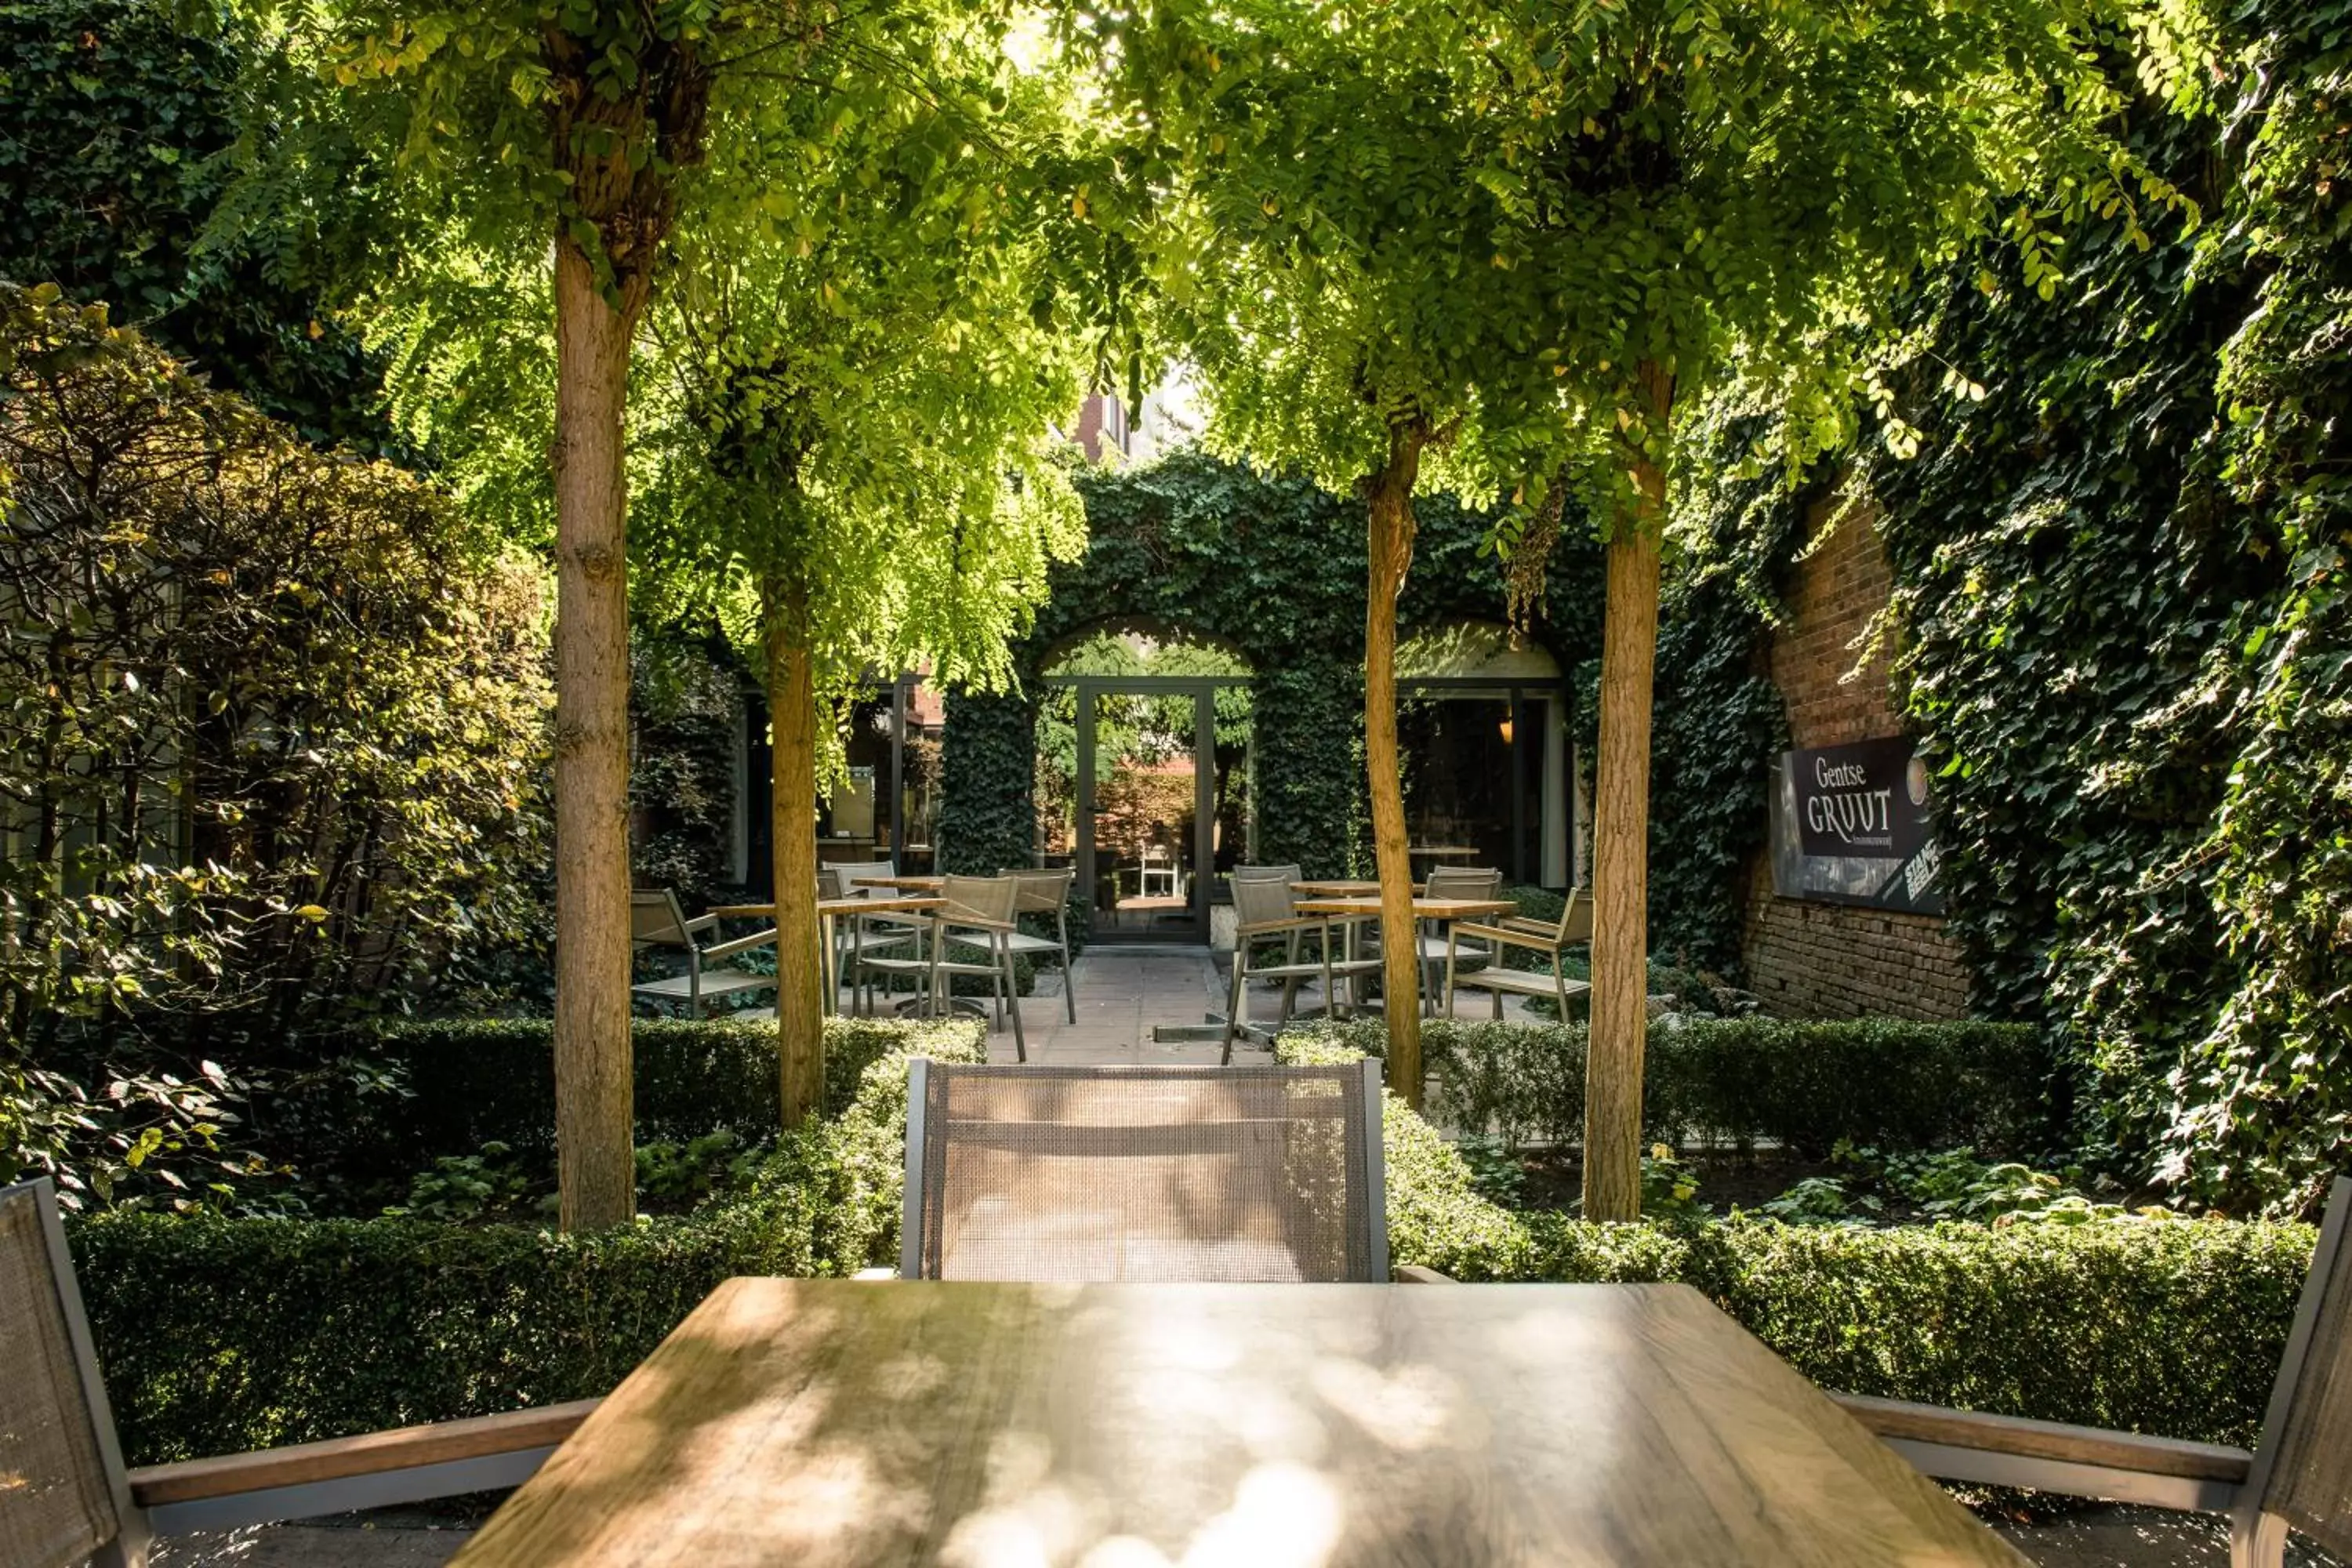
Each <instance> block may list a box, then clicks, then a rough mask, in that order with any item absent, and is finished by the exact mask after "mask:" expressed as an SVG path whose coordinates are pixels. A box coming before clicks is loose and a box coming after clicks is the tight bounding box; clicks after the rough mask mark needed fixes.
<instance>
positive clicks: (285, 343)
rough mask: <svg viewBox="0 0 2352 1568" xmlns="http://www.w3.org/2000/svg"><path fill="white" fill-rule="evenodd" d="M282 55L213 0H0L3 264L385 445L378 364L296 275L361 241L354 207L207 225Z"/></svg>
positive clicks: (309, 422)
mask: <svg viewBox="0 0 2352 1568" xmlns="http://www.w3.org/2000/svg"><path fill="white" fill-rule="evenodd" d="M271 63H272V61H271V58H270V56H269V54H268V49H267V47H266V46H265V45H264V44H263V43H262V42H261V40H260V36H259V33H258V30H257V28H256V27H254V26H252V25H250V24H249V23H248V22H247V21H246V20H244V19H243V18H242V17H241V16H239V15H238V14H237V13H236V12H235V11H233V10H232V9H231V8H230V7H228V6H226V5H221V4H219V3H218V0H18V3H16V4H10V5H0V189H5V190H6V191H7V192H8V193H9V208H10V219H9V222H8V224H7V225H6V226H5V230H0V277H5V278H7V279H11V280H13V281H16V282H19V283H23V284H26V285H27V286H33V285H37V284H41V283H55V284H57V285H58V286H59V287H60V288H61V289H64V290H65V291H66V293H67V294H68V296H69V297H71V298H73V299H75V300H82V301H85V302H89V303H96V302H100V301H102V302H104V303H105V304H107V305H108V306H109V307H110V310H111V312H112V315H113V319H114V320H115V321H117V322H118V323H121V324H124V325H129V326H133V327H136V328H138V329H139V331H141V332H142V334H143V335H144V336H145V337H146V338H147V339H148V340H149V341H150V342H154V343H156V344H158V345H160V346H161V347H163V348H164V349H166V350H168V351H170V352H172V353H177V354H180V355H182V356H184V357H186V358H188V359H191V360H193V361H194V363H195V364H196V365H197V367H198V368H199V369H201V370H203V371H205V373H207V374H209V375H210V376H211V377H212V378H213V381H214V383H215V384H216V385H219V386H221V387H223V388H225V389H229V390H234V391H236V392H239V393H242V394H243V395H245V396H246V397H247V399H248V400H249V401H250V402H252V403H253V404H254V405H255V406H257V407H258V408H259V409H261V411H262V412H264V413H266V414H268V415H270V416H273V417H275V418H278V419H279V420H282V421H284V422H286V423H287V424H289V425H291V426H295V428H296V429H298V430H299V432H300V433H301V434H302V435H303V436H304V437H307V438H309V439H310V440H312V441H316V442H332V441H341V442H344V443H345V444H348V445H355V446H359V447H363V448H365V449H368V450H371V451H381V450H383V449H384V448H385V446H386V440H387V436H388V432H387V430H386V427H385V424H384V420H383V413H382V408H381V401H382V400H381V397H380V395H379V394H380V376H379V374H378V371H377V367H376V366H375V365H374V364H373V363H372V362H371V361H370V359H369V357H368V355H367V354H366V353H365V352H364V351H363V350H362V348H361V346H360V344H359V342H358V340H357V339H356V338H355V337H354V336H353V335H352V333H350V332H349V331H344V330H343V329H342V328H341V326H339V325H338V324H337V322H336V321H335V318H334V317H333V316H332V315H331V314H329V313H328V311H327V310H325V309H324V307H322V306H321V305H320V303H319V301H318V300H316V299H315V298H313V297H312V295H311V293H310V291H309V290H308V289H305V288H303V287H302V286H301V285H300V283H299V280H298V279H294V278H293V277H292V276H291V275H290V274H291V273H292V272H293V271H294V270H295V269H296V268H298V267H299V264H300V261H301V258H304V257H305V256H306V255H308V254H310V253H312V252H316V251H319V250H320V249H321V247H333V246H337V245H350V244H352V243H354V241H353V239H352V236H351V234H349V233H347V232H344V225H343V218H344V217H345V216H346V215H343V214H339V213H333V212H321V211H319V210H317V209H316V208H315V207H313V208H311V209H309V210H308V211H305V212H302V213H300V214H299V216H298V215H297V214H296V212H295V211H294V209H289V212H288V213H287V214H286V215H285V216H280V217H278V218H276V219H273V220H271V222H270V223H268V224H267V225H264V226H261V227H260V228H259V229H257V230H256V231H254V232H248V233H247V234H244V235H241V236H240V237H238V239H237V240H236V242H235V243H230V244H217V243H212V244H208V243H206V241H207V240H208V239H210V238H211V237H212V236H211V233H210V231H211V230H212V228H213V226H214V221H215V214H216V213H217V211H218V209H219V207H220V205H221V203H222V202H223V200H224V199H225V197H226V193H227V191H228V187H229V184H230V179H231V174H230V170H229V163H230V154H231V153H232V150H233V149H234V147H235V145H236V142H237V138H238V134H239V127H238V123H237V117H238V114H239V110H240V103H239V99H240V95H241V94H245V95H250V94H252V93H254V92H255V91H257V90H258V89H259V87H260V84H261V83H262V82H263V81H264V80H266V79H267V76H268V67H269V65H270V64H271ZM241 78H242V79H241ZM346 195H347V197H348V199H350V200H351V201H352V203H353V205H354V206H357V205H362V204H363V202H364V199H365V198H364V195H363V193H361V192H358V191H347V192H346Z"/></svg>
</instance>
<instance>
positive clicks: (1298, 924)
mask: <svg viewBox="0 0 2352 1568" xmlns="http://www.w3.org/2000/svg"><path fill="white" fill-rule="evenodd" d="M1348 918H1349V917H1347V916H1345V915H1300V916H1298V917H1297V919H1295V920H1286V921H1261V922H1260V923H1259V924H1257V925H1254V926H1235V927H1234V940H1235V941H1237V942H1252V941H1255V940H1256V939H1257V938H1259V937H1262V936H1279V935H1281V934H1282V933H1283V932H1284V931H1321V930H1322V929H1323V928H1324V927H1326V926H1334V925H1344V924H1346V923H1347V921H1348Z"/></svg>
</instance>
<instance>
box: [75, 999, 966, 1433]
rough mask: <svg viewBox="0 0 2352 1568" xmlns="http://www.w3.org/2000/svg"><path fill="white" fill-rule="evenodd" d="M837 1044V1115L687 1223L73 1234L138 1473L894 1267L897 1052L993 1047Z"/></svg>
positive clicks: (535, 1369) (181, 1223)
mask: <svg viewBox="0 0 2352 1568" xmlns="http://www.w3.org/2000/svg"><path fill="white" fill-rule="evenodd" d="M639 1028H640V1034H639V1040H640V1046H641V1054H640V1057H639V1060H640V1061H641V1062H642V1061H643V1060H645V1059H646V1058H645V1056H644V1055H643V1054H642V1047H643V1045H644V1044H645V1042H646V1030H645V1026H642V1025H641V1026H639ZM708 1032H709V1031H708V1029H707V1027H706V1033H708ZM466 1034H467V1032H466V1031H464V1030H457V1031H452V1032H449V1033H446V1034H444V1035H440V1036H436V1040H438V1041H443V1042H450V1043H454V1042H456V1041H457V1040H458V1039H460V1038H462V1037H465V1036H466ZM494 1037H496V1032H495V1031H487V1032H485V1033H484V1034H481V1035H478V1036H476V1038H478V1039H488V1038H494ZM846 1039H855V1040H856V1041H857V1042H859V1043H860V1044H861V1045H862V1046H866V1047H881V1048H878V1049H871V1050H869V1051H868V1060H867V1062H866V1065H865V1066H864V1068H863V1070H862V1071H861V1072H859V1073H858V1074H857V1075H856V1078H855V1079H849V1078H848V1076H847V1072H848V1069H846V1068H841V1069H839V1070H840V1075H841V1076H840V1077H838V1078H836V1079H835V1082H836V1083H840V1084H843V1085H844V1086H845V1087H846V1086H847V1085H850V1084H854V1092H851V1093H846V1094H844V1095H842V1096H841V1098H842V1100H844V1101H845V1103H844V1105H843V1107H842V1109H841V1111H840V1113H839V1114H838V1116H836V1117H834V1118H832V1119H830V1120H813V1121H809V1122H807V1123H804V1124H803V1126H802V1127H800V1128H799V1129H798V1130H796V1131H794V1132H793V1133H792V1134H791V1135H790V1136H789V1137H787V1138H785V1139H784V1140H783V1141H782V1143H781V1144H780V1146H779V1147H778V1149H777V1151H776V1152H775V1153H774V1154H773V1155H772V1156H771V1157H770V1158H769V1159H768V1160H767V1161H766V1162H765V1163H763V1165H762V1167H761V1172H760V1174H759V1176H758V1178H757V1180H756V1181H755V1183H754V1184H753V1185H752V1187H751V1190H750V1191H749V1192H746V1193H741V1194H733V1195H730V1197H728V1198H726V1199H722V1200H719V1201H718V1202H715V1203H713V1204H711V1205H707V1206H706V1207H704V1208H703V1209H701V1210H699V1211H698V1212H697V1213H695V1214H694V1215H689V1216H687V1217H684V1218H668V1219H662V1218H646V1219H640V1220H639V1221H638V1222H637V1223H636V1224H635V1226H631V1227H629V1228H627V1229H625V1230H618V1231H612V1232H607V1233H604V1234H602V1235H596V1236H559V1235H556V1234H555V1233H553V1232H551V1231H547V1230H541V1229H536V1228H532V1227H530V1226H513V1225H483V1226H458V1225H449V1224H445V1223H439V1222H436V1221H431V1220H417V1219H369V1220H292V1219H224V1218H220V1217H218V1216H216V1215H199V1216H193V1217H183V1216H179V1215H159V1214H145V1213H136V1214H110V1215H99V1216H97V1217H94V1218H90V1219H87V1220H81V1221H78V1222H74V1223H72V1224H71V1225H70V1226H69V1235H70V1237H71V1238H72V1243H73V1250H74V1257H75V1262H76V1267H77V1268H78V1269H79V1272H80V1276H81V1284H82V1293H83V1296H84V1299H85V1300H86V1301H87V1303H88V1305H89V1315H90V1327H91V1329H92V1331H93V1332H94V1334H95V1336H96V1339H97V1342H98V1350H99V1359H100V1363H102V1364H103V1366H104V1368H105V1372H106V1384H107V1392H108V1394H109V1395H110V1398H111V1400H112V1403H113V1405H114V1415H115V1420H116V1421H117V1423H118V1424H120V1426H121V1430H122V1437H123V1443H124V1447H125V1448H126V1451H127V1452H128V1454H129V1456H130V1458H131V1462H132V1463H133V1464H153V1463H160V1462H163V1461H164V1460H169V1459H177V1458H192V1457H194V1456H198V1455H204V1454H213V1453H222V1452H229V1451H234V1450H237V1449H243V1448H254V1447H272V1446H275V1445H278V1444H282V1443H299V1442H304V1441H308V1440H310V1439H312V1438H319V1437H331V1436H342V1435H345V1434H348V1433H352V1432H364V1431H372V1430H374V1429H377V1428H380V1427H385V1426H402V1425H404V1424H407V1423H410V1422H417V1421H437V1420H446V1419H449V1418H451V1417H454V1416H460V1415H488V1414H492V1413H495V1412H498V1411H501V1410H512V1409H517V1408H520V1407H522V1406H525V1405H547V1404H552V1403H556V1402H558V1401H561V1400H566V1399H580V1398H585V1397H587V1396H589V1395H592V1394H603V1393H604V1392H606V1391H607V1390H609V1389H611V1388H612V1387H613V1386H614V1384H617V1383H618V1382H620V1380H621V1378H622V1377H623V1376H625V1374H626V1373H627V1372H628V1370H629V1369H630V1368H631V1367H633V1366H635V1364H636V1363H638V1362H640V1361H642V1360H644V1359H645V1357H646V1354H647V1353H648V1352H651V1351H652V1349H653V1347H654V1346H655V1345H656V1343H658V1342H660V1340H661V1338H662V1336H663V1335H665V1334H667V1332H669V1331H670V1330H671V1329H672V1328H674V1327H675V1326H676V1325H677V1322H678V1321H679V1320H680V1319H682V1318H684V1317H685V1316H686V1314H687V1313H688V1311H689V1310H692V1309H693V1307H694V1305H695V1303H696V1302H698V1301H699V1300H702V1298H703V1297H704V1296H706V1295H708V1294H709V1292H710V1290H711V1289H713V1288H714V1287H715V1286H717V1285H718V1283H719V1281H720V1280H722V1279H727V1278H729V1277H730V1275H737V1274H784V1275H838V1274H846V1273H850V1272H853V1271H855V1270H856V1269H858V1268H866V1267H867V1266H868V1265H869V1264H873V1263H883V1262H890V1261H894V1260H895V1258H896V1255H897V1247H898V1205H899V1202H900V1198H901V1194H902V1190H903V1179H904V1169H905V1167H904V1151H905V1147H906V1144H905V1129H906V1120H907V1071H906V1063H907V1058H908V1057H909V1056H915V1055H922V1056H930V1057H934V1058H941V1059H945V1060H959V1061H978V1060H982V1059H984V1058H985V1046H984V1043H983V1041H982V1035H981V1030H980V1026H979V1025H978V1024H977V1023H974V1022H968V1021H952V1022H946V1023H938V1024H924V1025H907V1024H876V1025H866V1026H860V1027H859V1029H858V1030H857V1031H856V1033H855V1034H854V1035H851V1036H849V1037H846ZM846 1039H845V1040H844V1042H843V1043H846ZM663 1043H665V1044H668V1043H674V1042H671V1041H664V1042H663ZM436 1048H438V1047H436ZM829 1076H830V1075H829Z"/></svg>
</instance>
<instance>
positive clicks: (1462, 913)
mask: <svg viewBox="0 0 2352 1568" xmlns="http://www.w3.org/2000/svg"><path fill="white" fill-rule="evenodd" d="M1375 887H1377V884H1375ZM1296 908H1297V910H1298V912H1299V913H1300V914H1302V915H1307V916H1311V917H1313V918H1316V919H1318V920H1319V919H1326V918H1328V919H1331V920H1341V919H1346V920H1349V921H1360V920H1363V919H1366V918H1368V917H1375V916H1378V915H1379V914H1380V912H1381V900H1380V896H1379V894H1378V893H1377V892H1374V893H1371V894H1358V895H1353V896H1350V897H1348V898H1339V899H1301V900H1298V902H1297V906H1296ZM1518 908H1519V906H1518V905H1517V904H1516V903H1514V902H1513V901H1511V900H1509V899H1433V898H1429V897H1427V896H1425V895H1423V894H1418V893H1416V894H1415V895H1413V900H1412V917H1413V921H1414V922H1415V929H1418V927H1419V922H1421V921H1432V922H1438V923H1442V922H1444V921H1475V920H1476V919H1477V918H1478V917H1479V916H1481V915H1508V914H1516V913H1517V912H1518ZM1347 949H1348V956H1349V958H1353V957H1355V956H1356V927H1355V926H1354V925H1353V924H1352V923H1351V924H1350V925H1349V927H1348V931H1347ZM1427 968H1428V965H1426V964H1424V963H1422V962H1421V960H1420V959H1419V957H1418V956H1416V957H1415V958H1414V960H1413V971H1414V973H1416V974H1417V975H1418V974H1423V972H1425V971H1426V970H1427ZM1352 985H1353V983H1352V982H1350V987H1351V989H1350V991H1349V994H1350V995H1351V996H1352V995H1354V991H1353V989H1352ZM1421 1000H1422V1001H1423V1002H1429V1001H1432V1000H1433V998H1430V997H1427V996H1423V997H1422V998H1421Z"/></svg>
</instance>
